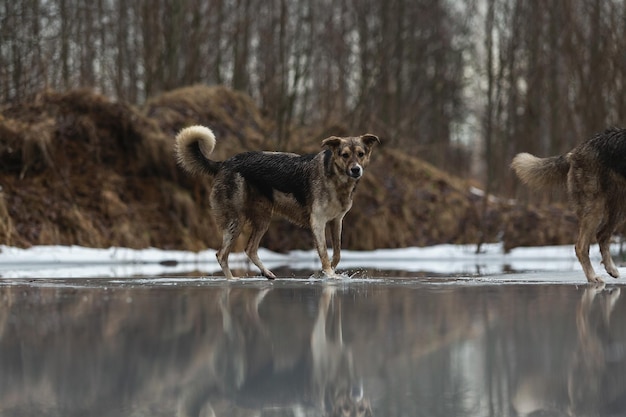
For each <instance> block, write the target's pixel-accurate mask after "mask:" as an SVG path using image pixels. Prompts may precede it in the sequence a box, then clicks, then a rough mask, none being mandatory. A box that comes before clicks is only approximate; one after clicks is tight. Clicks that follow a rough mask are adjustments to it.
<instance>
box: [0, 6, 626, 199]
mask: <svg viewBox="0 0 626 417" xmlns="http://www.w3.org/2000/svg"><path fill="white" fill-rule="evenodd" d="M624 51H626V1H624V0H611V1H607V0H551V1H540V0H465V1H453V0H133V1H131V0H94V1H93V2H85V1H82V0H21V1H14V0H0V100H1V102H2V103H4V104H9V103H15V102H19V101H24V100H29V99H31V98H32V97H33V95H35V94H36V93H38V92H40V91H42V89H51V90H56V91H65V90H69V89H74V88H77V87H89V88H94V89H96V91H99V92H101V93H102V94H104V95H106V96H108V97H113V98H115V99H117V100H122V101H126V102H129V103H131V104H142V103H144V102H145V101H146V100H147V99H149V98H151V97H153V96H155V95H157V94H160V93H162V92H165V91H169V90H172V89H175V88H177V87H181V86H187V85H192V84H197V83H204V84H209V85H213V84H222V85H226V86H228V87H231V88H232V89H235V90H239V91H242V92H245V93H247V94H248V95H250V96H251V97H252V98H253V100H254V101H255V102H256V103H257V105H258V106H259V107H260V108H261V109H262V110H263V112H264V113H265V114H266V115H267V116H268V117H269V118H270V119H271V120H272V121H273V122H274V128H273V129H272V132H271V135H272V138H273V139H274V140H275V147H276V148H278V149H280V148H287V147H288V146H289V142H290V141H291V140H293V137H294V135H293V130H294V128H296V127H299V126H307V125H308V126H334V125H337V124H339V125H342V126H349V128H350V131H354V132H364V131H371V132H376V133H377V134H379V135H380V136H381V137H383V138H384V139H385V142H386V143H387V145H388V146H393V147H398V148H401V149H403V150H404V151H405V152H407V153H409V154H414V155H417V156H419V157H421V158H423V159H425V160H428V161H430V162H432V163H433V164H435V165H436V166H438V167H441V168H442V169H444V170H446V171H449V172H451V173H453V174H457V175H462V176H472V177H474V178H477V179H479V180H480V181H481V182H483V183H487V188H488V189H490V190H491V191H494V192H498V193H500V194H509V195H510V194H511V193H515V192H516V190H517V187H518V184H517V182H516V181H514V180H513V177H512V176H511V175H510V173H509V169H508V161H510V159H511V157H512V156H513V155H514V154H515V153H517V152H519V151H530V152H536V153H539V154H542V155H547V154H555V153H560V152H564V151H567V150H569V148H571V147H572V146H573V145H574V144H576V143H577V142H578V141H580V140H582V139H583V138H586V137H588V136H590V135H592V134H593V133H595V132H597V131H600V130H603V129H604V128H605V127H606V126H608V125H621V124H622V123H623V120H625V119H626V53H625V52H624Z"/></svg>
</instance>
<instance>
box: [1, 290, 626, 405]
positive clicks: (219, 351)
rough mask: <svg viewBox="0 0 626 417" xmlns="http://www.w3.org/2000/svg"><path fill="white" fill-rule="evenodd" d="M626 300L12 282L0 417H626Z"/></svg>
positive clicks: (576, 293)
mask: <svg viewBox="0 0 626 417" xmlns="http://www.w3.org/2000/svg"><path fill="white" fill-rule="evenodd" d="M91 282H92V283H93V282H94V281H91ZM623 299H624V297H620V288H619V287H613V288H612V289H610V290H607V289H597V288H592V287H587V286H582V287H576V286H573V285H470V284H453V285H447V284H433V283H428V282H424V281H416V280H412V281H411V280H406V281H402V282H398V281H396V282H395V283H391V284H385V283H380V282H377V283H367V282H361V283H358V282H356V283H349V284H347V283H343V284H337V285H335V286H333V285H329V284H327V283H323V282H309V281H302V282H293V281H291V282H289V281H283V282H274V283H268V282H265V281H248V282H242V283H236V284H227V283H224V282H222V283H213V284H206V285H198V284H193V283H192V284H189V283H187V284H186V285H185V284H181V283H180V282H178V283H177V284H176V285H171V286H166V285H154V284H152V285H140V284H139V283H138V281H133V280H130V279H129V280H128V281H127V282H125V283H123V284H120V283H119V282H112V281H101V282H99V283H96V284H91V285H89V286H76V285H41V284H40V283H26V282H25V283H23V284H18V283H16V282H13V283H11V284H10V285H4V286H0V415H2V416H30V415H51V416H86V415H90V416H193V417H200V416H202V417H209V416H216V417H222V416H231V417H244V416H262V417H270V416H276V417H278V416H281V417H288V416H289V417H292V416H293V417H296V416H298V417H302V416H305V417H308V416H342V417H348V416H370V415H373V416H389V417H393V416H446V417H448V416H566V415H580V416H587V415H602V416H604V415H607V416H608V415H623V414H624V413H626V395H625V394H626V380H625V377H624V375H625V372H624V371H625V370H626V369H625V368H626V366H625V365H626V357H625V350H624V346H625V345H624V342H625V339H626V326H625V325H624V324H625V323H624V321H625V319H624V318H625V317H626V314H625V313H626V312H625V311H624V310H625V309H626V303H625V302H624V300H623Z"/></svg>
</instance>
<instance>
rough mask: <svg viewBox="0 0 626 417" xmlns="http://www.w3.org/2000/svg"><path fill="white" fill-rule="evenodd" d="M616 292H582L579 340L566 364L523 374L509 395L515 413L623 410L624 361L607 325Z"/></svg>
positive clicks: (578, 413) (579, 413) (583, 413)
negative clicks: (558, 369)
mask: <svg viewBox="0 0 626 417" xmlns="http://www.w3.org/2000/svg"><path fill="white" fill-rule="evenodd" d="M620 292H621V290H620V289H619V288H613V289H611V290H605V289H604V285H602V284H600V285H592V286H589V287H587V288H586V289H585V291H583V294H582V297H581V299H580V302H579V303H578V306H577V308H576V335H577V344H576V346H575V349H574V351H573V353H571V357H570V360H569V361H568V362H567V366H566V367H565V368H566V369H564V372H563V373H560V372H556V373H551V374H549V375H548V374H546V373H545V372H544V371H542V372H529V373H527V374H525V375H522V377H521V378H520V380H519V382H518V384H517V387H516V389H515V391H514V395H513V398H512V405H513V408H514V409H515V411H516V412H517V415H518V416H520V417H526V416H528V417H530V416H593V415H616V416H617V415H625V414H624V413H625V412H626V407H625V403H624V401H623V397H624V387H623V371H624V360H623V359H620V360H617V359H618V357H616V356H618V355H616V352H615V350H616V345H617V343H615V341H613V339H614V337H613V335H612V334H611V326H610V319H611V315H612V312H613V309H614V308H615V306H616V304H617V301H618V300H619V298H620ZM594 305H595V306H596V308H593V307H594ZM619 356H621V357H623V354H620V355H619Z"/></svg>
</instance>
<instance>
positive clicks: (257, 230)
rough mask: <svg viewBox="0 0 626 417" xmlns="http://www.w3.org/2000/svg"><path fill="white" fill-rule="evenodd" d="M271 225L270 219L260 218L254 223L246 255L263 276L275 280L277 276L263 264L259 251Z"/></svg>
mask: <svg viewBox="0 0 626 417" xmlns="http://www.w3.org/2000/svg"><path fill="white" fill-rule="evenodd" d="M269 225H270V217H269V216H267V217H258V218H257V219H256V220H255V221H254V223H252V233H251V234H250V240H248V245H247V246H246V255H248V258H250V260H251V261H252V263H253V264H255V265H256V266H257V267H258V268H259V269H260V270H261V273H262V274H263V276H264V277H265V278H267V279H274V278H276V275H274V273H273V272H272V271H270V270H269V269H267V267H266V266H265V265H263V262H261V259H260V258H259V254H258V250H259V244H260V243H261V238H262V237H263V235H264V234H265V232H267V229H268V227H269Z"/></svg>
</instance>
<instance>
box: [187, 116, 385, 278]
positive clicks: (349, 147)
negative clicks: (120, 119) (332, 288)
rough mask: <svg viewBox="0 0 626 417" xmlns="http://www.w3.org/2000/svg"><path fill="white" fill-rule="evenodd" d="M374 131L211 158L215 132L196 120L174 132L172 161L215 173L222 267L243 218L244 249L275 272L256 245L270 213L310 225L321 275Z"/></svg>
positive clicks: (329, 269) (336, 249) (329, 266)
mask: <svg viewBox="0 0 626 417" xmlns="http://www.w3.org/2000/svg"><path fill="white" fill-rule="evenodd" d="M376 143H380V140H379V139H378V137H377V136H374V135H370V134H365V135H362V136H357V137H335V136H332V137H329V138H327V139H324V140H323V141H322V147H324V148H325V149H324V150H323V151H321V152H319V153H317V154H309V155H298V154H294V153H284V152H244V153H240V154H237V155H235V156H233V157H231V158H229V159H226V160H225V161H213V160H211V159H209V155H210V154H211V153H212V152H213V149H214V148H215V135H214V134H213V132H212V131H211V130H210V129H209V128H207V127H204V126H191V127H188V128H185V129H183V130H181V131H180V133H178V135H177V136H176V154H177V157H178V163H179V164H180V165H181V166H182V167H183V168H184V169H185V170H186V171H188V172H189V173H191V174H206V175H209V176H213V177H214V178H215V181H214V184H213V189H212V191H211V197H210V201H211V208H212V209H213V212H214V215H215V218H216V220H217V223H218V225H219V226H220V228H221V229H222V233H223V235H222V246H221V248H220V249H219V251H218V252H217V260H218V262H219V264H220V266H221V267H222V270H223V272H224V275H225V276H226V277H227V278H232V277H233V275H232V273H231V271H230V268H229V266H228V255H229V254H230V251H231V249H232V246H233V244H234V242H235V240H236V239H237V237H238V236H239V234H240V233H241V231H242V229H243V226H244V225H245V224H246V223H249V224H250V225H251V226H252V232H251V235H250V239H249V241H248V244H247V246H246V254H247V255H248V257H249V258H250V260H251V261H252V262H253V263H254V264H255V265H256V266H257V267H258V268H259V269H260V270H261V273H262V274H263V275H264V276H265V277H267V278H269V279H273V278H275V275H274V274H273V273H272V271H270V270H269V269H267V268H266V267H265V265H263V263H262V262H261V260H260V259H259V257H258V254H257V251H258V248H259V244H260V241H261V238H262V237H263V235H264V234H265V232H266V231H267V229H268V227H269V225H270V220H271V218H272V215H273V214H274V213H276V214H279V215H281V216H283V217H285V218H287V219H289V220H290V221H292V222H294V223H295V224H298V225H300V226H304V227H310V228H311V230H312V232H313V238H314V241H315V248H316V249H317V252H318V254H319V257H320V260H321V261H322V271H323V272H324V274H326V275H327V276H329V277H337V275H336V274H335V272H334V269H335V267H336V266H337V264H338V263H339V259H340V251H341V228H342V221H343V217H344V216H345V214H346V213H347V212H348V210H350V208H351V207H352V197H353V194H354V190H355V188H356V185H357V183H358V182H359V179H360V178H361V176H362V175H363V168H364V167H365V166H367V164H368V162H369V159H370V155H371V153H372V148H373V146H374V145H375V144H376ZM327 223H330V233H331V240H332V247H333V257H332V261H331V260H330V259H329V256H328V250H327V248H326V225H327Z"/></svg>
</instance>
